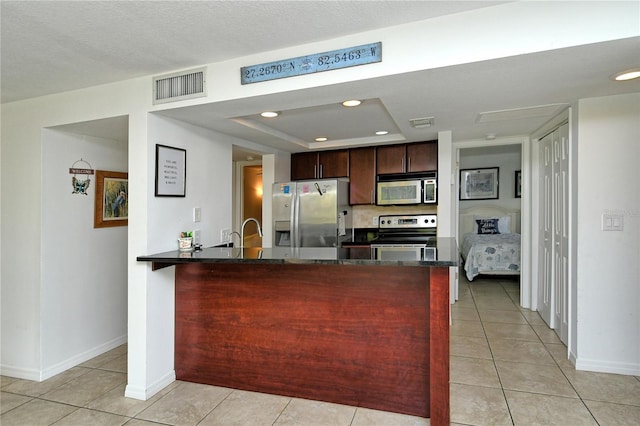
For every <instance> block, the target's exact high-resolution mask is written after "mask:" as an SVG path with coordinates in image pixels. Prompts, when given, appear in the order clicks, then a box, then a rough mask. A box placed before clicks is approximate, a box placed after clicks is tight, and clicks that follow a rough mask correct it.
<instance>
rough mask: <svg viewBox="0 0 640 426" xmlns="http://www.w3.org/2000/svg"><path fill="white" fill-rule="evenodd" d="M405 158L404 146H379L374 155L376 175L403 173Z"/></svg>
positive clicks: (405, 147)
mask: <svg viewBox="0 0 640 426" xmlns="http://www.w3.org/2000/svg"><path fill="white" fill-rule="evenodd" d="M406 158H407V146H406V145H405V144H401V145H385V146H379V147H378V149H377V154H376V165H377V166H376V167H377V171H378V174H379V175H386V174H390V173H404V172H405V171H406V169H405V161H406Z"/></svg>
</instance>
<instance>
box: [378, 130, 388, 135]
mask: <svg viewBox="0 0 640 426" xmlns="http://www.w3.org/2000/svg"><path fill="white" fill-rule="evenodd" d="M387 134H389V132H388V131H386V130H378V131H377V132H376V135H378V136H382V135H387Z"/></svg>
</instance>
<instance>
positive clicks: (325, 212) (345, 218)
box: [273, 179, 353, 248]
mask: <svg viewBox="0 0 640 426" xmlns="http://www.w3.org/2000/svg"><path fill="white" fill-rule="evenodd" d="M352 222H353V220H352V217H351V206H350V205H349V182H348V181H346V180H342V179H320V180H305V181H297V182H283V183H275V184H273V245H274V247H292V248H296V247H340V245H341V244H342V242H343V241H350V240H351V237H352V233H353V229H352Z"/></svg>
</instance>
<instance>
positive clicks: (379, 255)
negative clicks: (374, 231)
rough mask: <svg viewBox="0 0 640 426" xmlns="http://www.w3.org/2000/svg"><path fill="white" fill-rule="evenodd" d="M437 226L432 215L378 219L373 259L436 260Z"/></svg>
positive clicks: (390, 216) (389, 216)
mask: <svg viewBox="0 0 640 426" xmlns="http://www.w3.org/2000/svg"><path fill="white" fill-rule="evenodd" d="M437 225H438V218H437V216H436V215H435V214H417V215H385V216H380V217H379V218H378V237H377V239H376V240H375V241H374V242H372V244H371V251H372V256H373V258H375V259H377V260H406V261H416V260H417V261H419V260H436V259H437V248H436V231H437Z"/></svg>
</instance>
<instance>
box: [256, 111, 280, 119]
mask: <svg viewBox="0 0 640 426" xmlns="http://www.w3.org/2000/svg"><path fill="white" fill-rule="evenodd" d="M260 115H261V116H263V117H264V118H273V117H277V116H278V113H277V112H275V111H265V112H263V113H261V114H260Z"/></svg>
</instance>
